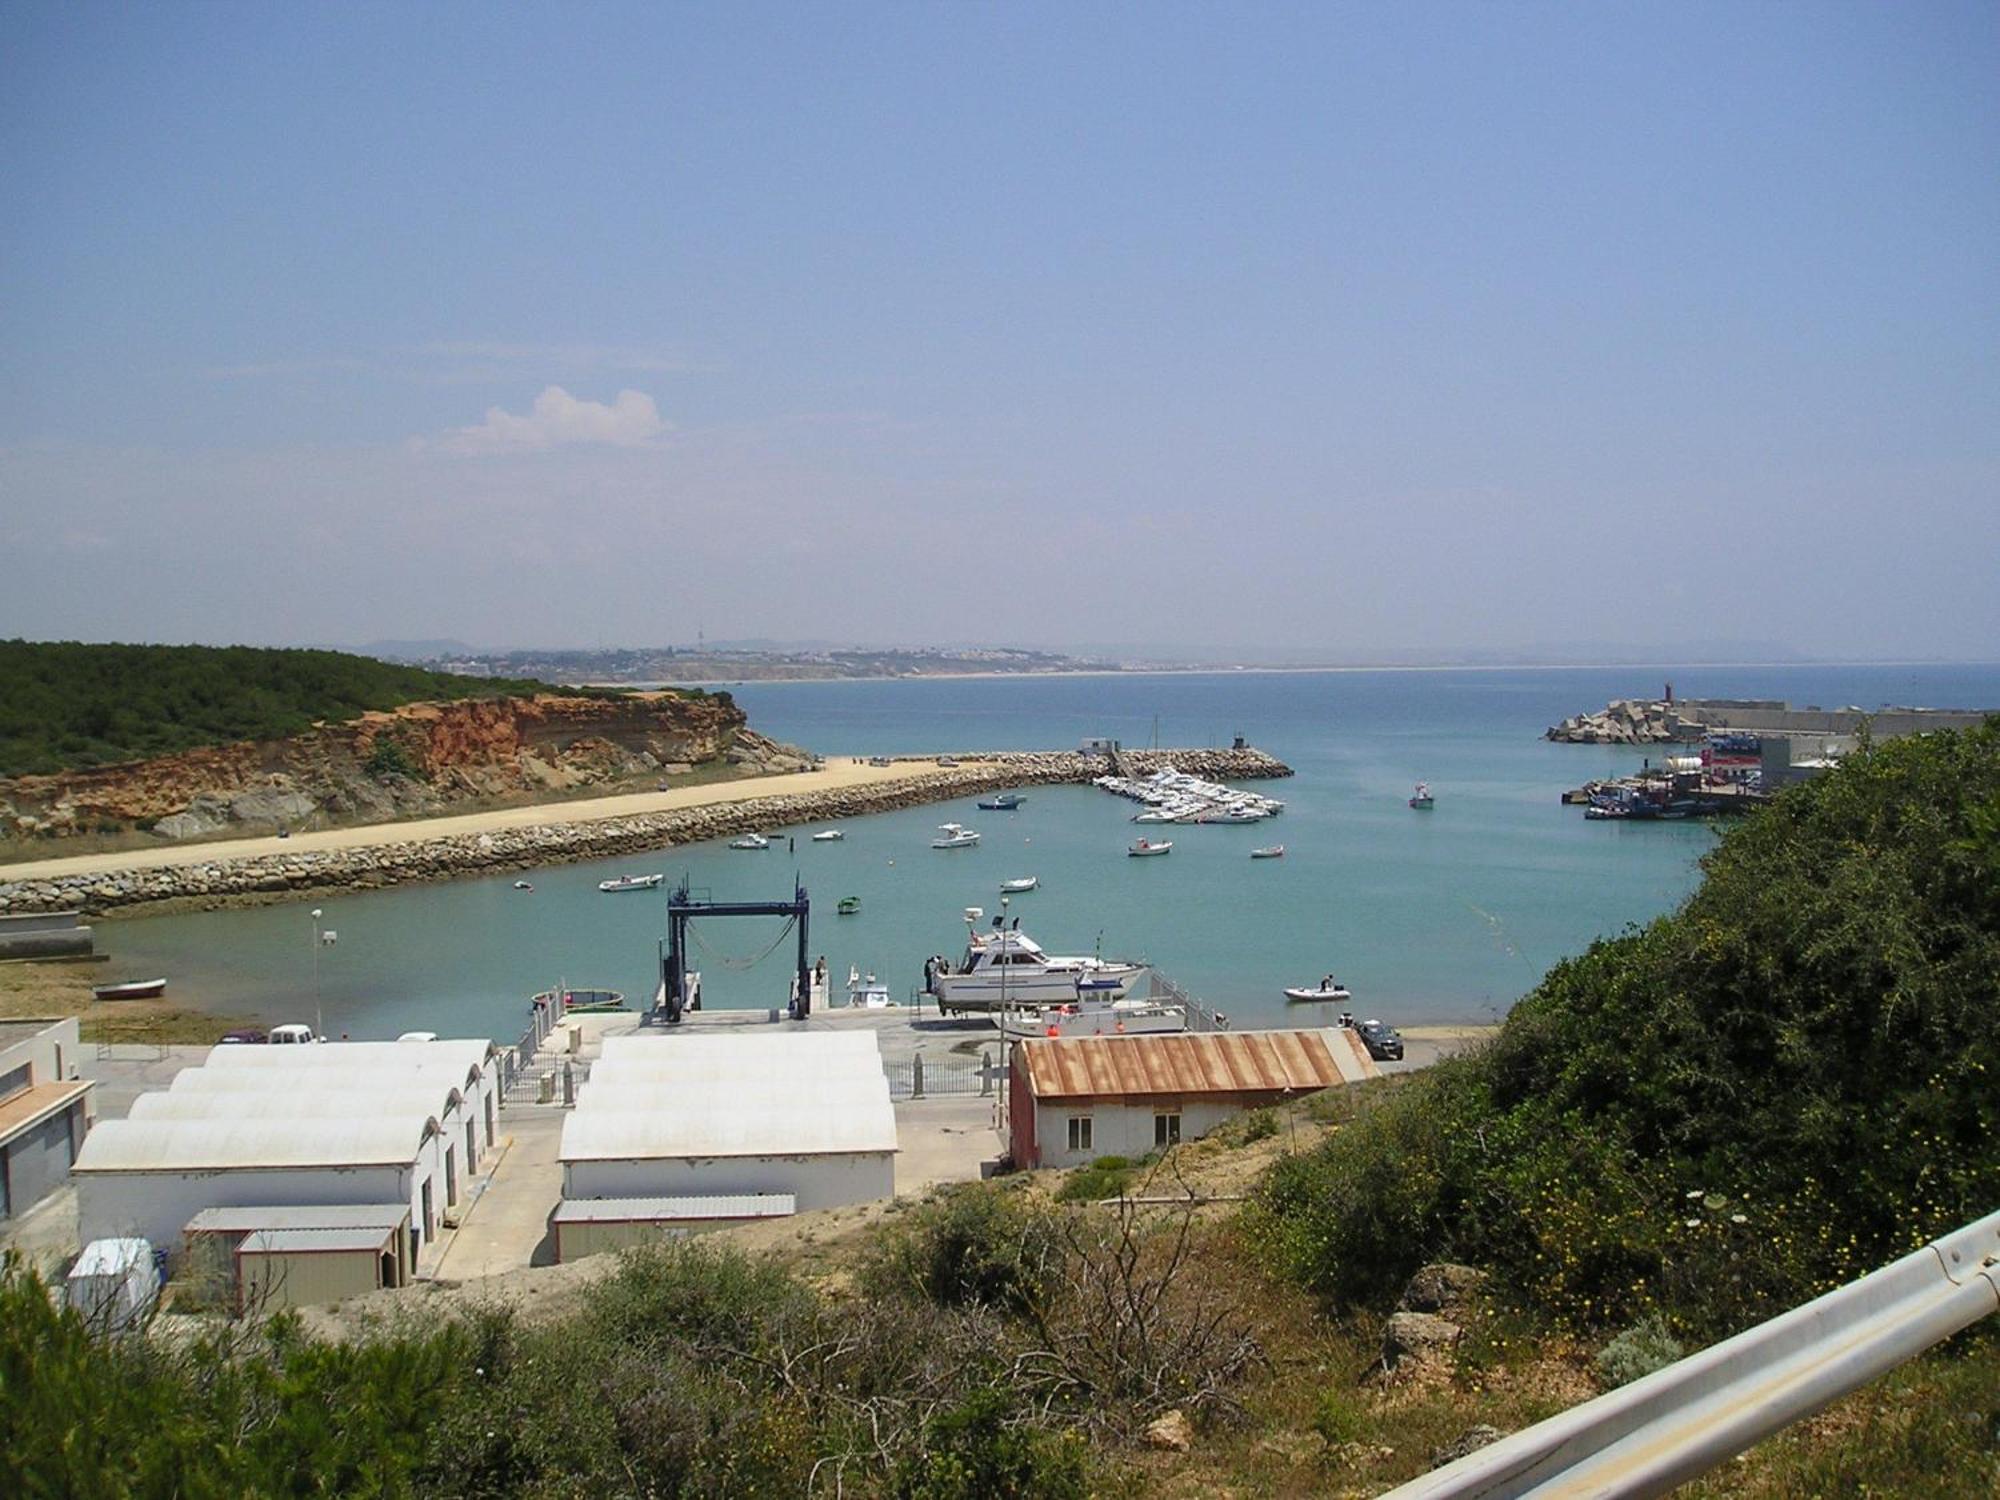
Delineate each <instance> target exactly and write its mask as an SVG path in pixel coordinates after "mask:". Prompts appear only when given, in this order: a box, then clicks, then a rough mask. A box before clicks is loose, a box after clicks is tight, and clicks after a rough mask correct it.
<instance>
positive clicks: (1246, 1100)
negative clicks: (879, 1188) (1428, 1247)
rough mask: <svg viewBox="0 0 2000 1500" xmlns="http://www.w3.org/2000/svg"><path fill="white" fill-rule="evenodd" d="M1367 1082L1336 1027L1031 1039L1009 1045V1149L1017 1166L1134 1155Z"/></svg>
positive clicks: (1359, 1047) (1363, 1051) (1349, 1035)
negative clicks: (1253, 1113)
mask: <svg viewBox="0 0 2000 1500" xmlns="http://www.w3.org/2000/svg"><path fill="white" fill-rule="evenodd" d="M1376 1076H1378V1074H1377V1069H1376V1067H1375V1064H1374V1063H1373V1062H1372V1061H1371V1060H1370V1059H1369V1056H1368V1049H1367V1048H1366V1047H1365V1046H1364V1045H1363V1044H1362V1042H1361V1039H1360V1037H1358V1036H1356V1035H1355V1034H1354V1032H1353V1030H1352V1029H1351V1028H1348V1027H1344V1026H1337V1027H1329V1028H1327V1029H1325V1030H1319V1031H1215V1032H1173V1033H1151V1034H1140V1035H1130V1036H1085V1037H1048V1038H1035V1039H1031V1040H1027V1041H1021V1042H1016V1043H1015V1044H1014V1052H1013V1058H1012V1063H1011V1065H1010V1067H1009V1069H1008V1080H1007V1094H1008V1096H1007V1111H1008V1120H1007V1134H1008V1141H1009V1145H1010V1149H1011V1153H1012V1156H1013V1159H1014V1164H1015V1165H1016V1166H1017V1167H1076V1166H1081V1165H1083V1164H1084V1163H1085V1162H1088V1161H1092V1160H1094V1159H1095V1158H1097V1157H1099V1156H1130V1157H1138V1156H1144V1155H1146V1154H1147V1153H1148V1152H1151V1151H1156V1150H1160V1149H1162V1148H1164V1147H1167V1146H1172V1145H1177V1144H1178V1143H1179V1142H1181V1141H1183V1140H1194V1139H1196V1138H1197V1137H1199V1136H1203V1135H1206V1134H1207V1133H1208V1132H1209V1131H1211V1130H1213V1129H1214V1128H1215V1127H1216V1126H1218V1125H1220V1124H1221V1123H1222V1122H1223V1121H1225V1120H1227V1119H1230V1118H1231V1117H1232V1116H1234V1115H1237V1114H1240V1113H1241V1112H1242V1111H1244V1110H1246V1109H1255V1108H1259V1107H1261V1106H1264V1105H1269V1104H1278V1103H1282V1102H1284V1101H1287V1100H1291V1099H1297V1098H1302V1097H1303V1096H1305V1095H1307V1094H1314V1093H1318V1092H1319V1091H1320V1090H1321V1089H1326V1088H1334V1087H1337V1086H1339V1085H1341V1084H1345V1083H1359V1082H1360V1081H1361V1080H1363V1079H1365V1078H1374V1077H1376Z"/></svg>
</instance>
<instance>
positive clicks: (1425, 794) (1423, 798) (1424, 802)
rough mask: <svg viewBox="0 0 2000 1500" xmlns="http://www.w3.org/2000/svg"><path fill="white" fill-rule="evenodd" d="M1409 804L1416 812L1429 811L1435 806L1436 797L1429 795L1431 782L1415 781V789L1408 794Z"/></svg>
mask: <svg viewBox="0 0 2000 1500" xmlns="http://www.w3.org/2000/svg"><path fill="white" fill-rule="evenodd" d="M1410 806H1412V807H1414V808H1415V809H1416V810H1417V811H1418V812H1429V811H1430V810H1431V809H1432V808H1433V807H1435V806H1437V798H1435V797H1433V796H1432V795H1431V784H1430V783H1429V782H1428V781H1420V782H1418V783H1417V789H1416V791H1414V792H1412V793H1411V794H1410Z"/></svg>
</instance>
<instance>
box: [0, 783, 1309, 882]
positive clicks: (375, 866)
mask: <svg viewBox="0 0 2000 1500" xmlns="http://www.w3.org/2000/svg"><path fill="white" fill-rule="evenodd" d="M1127 760H1128V762H1129V763H1130V764H1131V765H1132V766H1134V767H1135V768H1137V770H1138V771H1139V772H1140V773H1142V774H1143V773H1144V772H1147V771H1151V770H1154V769H1157V768H1160V767H1165V766H1171V767H1175V768H1177V769H1180V770H1184V771H1189V772H1192V773H1193V774H1195V775H1197V776H1205V777H1208V778H1210V779H1213V780H1218V781H1222V780H1229V781H1237V780H1250V779H1254V778H1262V777H1271V776H1289V775H1291V768H1290V767H1288V766H1286V765H1285V764H1284V763H1283V762H1281V761H1279V760H1276V759H1274V758H1273V757H1271V756H1269V755H1266V754H1264V752H1262V751H1261V750H1142V751H1131V752H1127ZM1103 773H1104V761H1103V760H1102V758H1099V757H1093V756H1086V755H1080V754H1077V753H1075V752H1069V751H1062V752H1045V753H1044V752H1020V753H1011V754H1001V755H987V756H983V757H980V758H979V759H977V760H971V759H963V758H962V759H961V763H960V764H958V765H955V766H948V767H947V766H940V767H939V768H938V769H936V770H935V771H932V772H929V773H926V774H924V775H921V776H912V777H906V778H903V779H901V780H897V781H892V782H882V783H879V784H875V785H869V786H859V787H851V788H846V789H842V790H829V791H823V792H802V793H792V794H784V795H771V796H763V797H758V796H747V797H745V798H743V799H742V800H740V801H733V802H718V803H713V804H710V805H708V806H705V807H690V808H679V809H675V810H673V811H671V812H660V813H647V814H643V815H635V816H633V817H626V818H604V819H597V820H592V821H589V822H564V821H562V820H561V819H560V818H559V817H553V816H552V817H551V818H550V820H549V821H548V822H546V823H536V824H534V825H532V826H530V827H526V828H508V829H497V830H494V831H492V832H488V833H481V834H462V835H454V836H450V837H444V838H429V839H407V838H406V839H402V840H397V839H396V838H395V830H394V829H390V828H385V829H384V830H383V841H382V842H381V843H378V844H372V845H369V846H367V847H365V848H354V849H326V850H318V849H312V850H308V849H301V850H299V851H297V852H296V853H294V852H292V851H286V852H285V853H282V854H268V855H259V856H256V857H251V858H242V859H228V858H209V859H205V860H201V861H199V862H190V863H187V864H176V865H165V866H160V867H157V868H144V869H131V870H123V871H113V872H99V873H95V874H88V875H66V876H62V877H60V878H56V879H47V880H21V881H14V882H8V883H0V912H41V911H64V910H71V909H80V910H83V911H86V912H92V913H96V912H104V911H110V910H113V909H116V908H127V907H135V906H145V905H149V904H153V903H157V902H175V903H189V902H193V903H196V904H212V905H223V904H227V903H231V902H235V901H241V900H244V899H252V900H255V899H267V900H277V899H282V898H284V897H286V896H290V895H303V894H309V893H312V892H316V891H332V890H340V889H361V890H370V889H376V888H379V887H382V886H392V885H401V884H405V883H408V882H411V881H425V880H449V879H451V878H452V877H454V876H458V875H468V874H473V873H477V872H483V871H491V870H505V869H519V868H525V867H528V866H534V865H546V864H555V863H560V862H565V861H572V860H583V859H597V858H600V857H603V856H605V855H612V854H633V853H638V852H640V851H644V850H654V849H665V848H670V847H672V846H673V845H676V844H691V843H698V842H700V841H701V840H704V839H715V838H726V837H733V836H735V835H737V834H741V833H749V832H753V831H764V830H769V829H772V828H783V827H791V826H797V825H802V824H807V823H823V822H831V821H834V820H836V819H840V818H854V817H864V816H866V815H867V814H869V813H878V812H889V811H892V810H893V809H896V808H900V807H914V806H917V805H920V804H922V803H926V802H940V801H946V800H948V799H950V798H953V797H962V796H965V795H967V794H968V793H974V792H986V791H997V790H999V789H1000V788H1003V787H1018V786H1049V785H1056V784H1060V783H1066V782H1067V783H1080V782H1088V781H1089V780H1091V779H1092V778H1093V777H1095V776H1099V775H1102V774H1103ZM551 811H552V812H554V811H556V810H555V809H551Z"/></svg>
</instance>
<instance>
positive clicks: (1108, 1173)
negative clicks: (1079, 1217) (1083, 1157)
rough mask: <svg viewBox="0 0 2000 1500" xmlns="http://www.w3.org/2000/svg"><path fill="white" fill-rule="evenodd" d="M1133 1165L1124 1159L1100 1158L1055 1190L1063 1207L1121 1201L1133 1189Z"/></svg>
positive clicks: (1079, 1169) (1083, 1167)
mask: <svg viewBox="0 0 2000 1500" xmlns="http://www.w3.org/2000/svg"><path fill="white" fill-rule="evenodd" d="M1134 1166H1135V1164H1134V1163H1133V1162H1132V1161H1131V1160H1130V1159H1128V1158H1126V1157H1123V1156H1100V1157H1098V1158H1097V1159H1096V1160H1095V1161H1092V1162H1089V1163H1086V1164H1085V1165H1083V1166H1081V1167H1078V1168H1076V1170H1074V1171H1073V1172H1071V1173H1070V1174H1069V1176H1068V1177H1067V1178H1065V1179H1064V1180H1063V1185H1062V1186H1061V1187H1059V1188H1057V1189H1056V1198H1057V1200H1058V1201H1059V1202H1062V1203H1097V1202H1100V1201H1101V1200H1103V1199H1105V1198H1119V1197H1123V1196H1124V1194H1125V1192H1126V1190H1127V1189H1128V1188H1130V1187H1131V1185H1132V1173H1133V1170H1134Z"/></svg>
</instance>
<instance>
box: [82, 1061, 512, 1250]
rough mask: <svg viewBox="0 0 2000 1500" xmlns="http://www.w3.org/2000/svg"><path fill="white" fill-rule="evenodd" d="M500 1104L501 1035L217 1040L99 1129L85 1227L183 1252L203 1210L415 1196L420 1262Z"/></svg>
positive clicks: (87, 1165) (89, 1161)
mask: <svg viewBox="0 0 2000 1500" xmlns="http://www.w3.org/2000/svg"><path fill="white" fill-rule="evenodd" d="M498 1102H499V1066H498V1052H497V1049H495V1048H494V1047H493V1045H492V1044H491V1043H490V1042H483V1041H473V1042H464V1041H457V1042H360V1043H330V1044H327V1045H324V1046H316V1047H257V1046H224V1047H217V1048H215V1049H214V1050H213V1051H211V1052H210V1053H209V1055H208V1057H207V1058H206V1059H205V1060H204V1062H203V1064H202V1066H201V1067H198V1068H190V1069H187V1070H185V1071H183V1072H182V1073H181V1074H180V1075H179V1076H178V1077H176V1078H175V1079H174V1081H173V1083H172V1085H171V1086H170V1087H169V1088H168V1089H166V1090H164V1091H162V1092H157V1093H152V1094H147V1095H142V1096H141V1097H140V1098H139V1099H137V1100H135V1101H134V1102H133V1105H132V1110H131V1113H130V1116H129V1117H128V1118H126V1119H123V1120H107V1121H103V1122H101V1123H100V1124H99V1125H98V1126H97V1128H96V1129H94V1130H92V1131H91V1133H90V1135H89V1136H88V1137H87V1138H86V1139H85V1141H84V1146H83V1150H82V1152H81V1153H80V1154H79V1156H78V1158H77V1162H76V1166H75V1169H74V1171H75V1175H76V1182H77V1214H78V1228H79V1230H80V1232H81V1235H82V1237H83V1239H84V1240H85V1241H86V1242H88V1241H90V1240H93V1239H101V1238H107V1237H116V1236H127V1235H137V1236H143V1237H144V1238H146V1239H149V1240H151V1241H152V1242H153V1243H154V1244H156V1245H163V1246H170V1247H178V1246H179V1245H180V1244H181V1241H182V1236H183V1232H184V1231H185V1229H186V1227H187V1225H188V1222H189V1221H190V1220H191V1219H193V1218H194V1217H195V1216H196V1215H197V1214H199V1213H201V1212H202V1211H203V1210H205V1209H218V1208H250V1207H269V1208H291V1207H314V1206H329V1205H342V1204H347V1205H352V1204H371V1205H382V1204H388V1203H406V1204H408V1205H409V1210H410V1223H411V1238H412V1244H411V1245H410V1246H409V1257H410V1264H414V1263H415V1256H416V1254H417V1253H419V1252H420V1251H421V1249H422V1247H423V1246H424V1245H426V1244H428V1243H429V1242H430V1240H431V1239H432V1238H433V1237H435V1235H436V1234H437V1232H438V1229H439V1226H440V1224H441V1223H442V1222H444V1221H445V1220H446V1219H447V1218H448V1217H449V1216H450V1214H451V1212H452V1209H453V1207H454V1205H456V1204H458V1203H459V1202H460V1200H461V1198H462V1196H463V1194H464V1192H465V1189H466V1186H467V1185H468V1184H469V1183H470V1181H471V1179H472V1177H473V1175H474V1174H475V1172H476V1171H477V1170H478V1167H479V1164H480V1162H481V1161H482V1160H483V1159H484V1158H485V1157H486V1155H487V1154H488V1153H489V1152H490V1151H491V1149H492V1147H493V1143H494V1140H495V1136H496V1133H497V1129H498V1122H497V1118H496V1111H497V1107H498Z"/></svg>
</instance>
